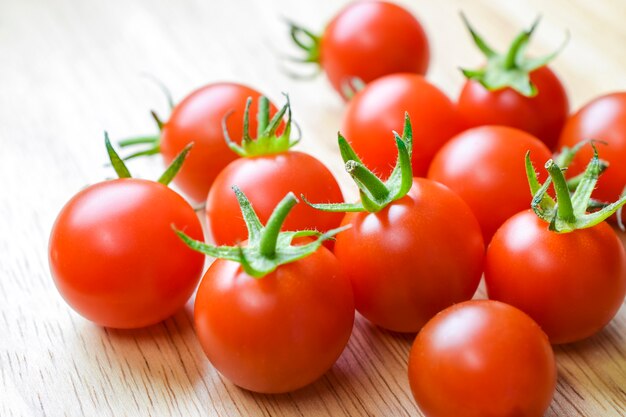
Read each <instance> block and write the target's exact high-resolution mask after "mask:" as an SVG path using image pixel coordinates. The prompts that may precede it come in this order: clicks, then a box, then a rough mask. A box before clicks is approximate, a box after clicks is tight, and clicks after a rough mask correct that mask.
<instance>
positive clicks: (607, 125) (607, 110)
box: [559, 92, 626, 221]
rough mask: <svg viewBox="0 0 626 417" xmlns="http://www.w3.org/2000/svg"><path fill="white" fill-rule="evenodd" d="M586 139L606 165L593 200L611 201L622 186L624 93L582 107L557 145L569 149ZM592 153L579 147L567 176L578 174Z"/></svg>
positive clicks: (625, 177) (625, 166) (625, 176)
mask: <svg viewBox="0 0 626 417" xmlns="http://www.w3.org/2000/svg"><path fill="white" fill-rule="evenodd" d="M588 139H594V140H595V146H596V148H597V149H598V153H599V155H600V158H601V159H603V160H605V161H608V162H609V164H610V165H609V168H608V169H607V170H606V171H605V172H604V174H603V175H602V176H601V177H600V179H599V180H598V186H597V189H596V190H595V191H594V197H595V198H597V199H598V200H601V201H607V202H612V201H615V200H617V199H618V197H619V196H620V194H621V193H622V191H623V190H624V187H625V186H626V163H625V161H626V92H620V93H613V94H608V95H605V96H602V97H599V98H596V99H595V100H593V101H591V102H590V103H588V104H586V105H585V106H583V107H582V108H581V109H580V110H579V111H577V112H576V113H575V114H574V115H573V116H571V117H570V119H569V120H568V121H567V123H566V124H565V127H564V128H563V133H562V134H561V138H560V141H559V146H560V147H561V146H568V147H573V146H574V145H576V144H577V143H579V142H581V141H583V140H588ZM592 154H593V149H592V147H591V146H585V147H583V148H582V149H581V150H580V151H579V152H578V153H577V154H576V156H575V157H574V161H573V162H572V164H571V165H570V168H569V170H568V175H576V174H578V173H580V172H582V171H583V170H584V169H585V166H586V164H587V161H589V159H590V158H591V156H592ZM623 213H624V214H623V215H622V218H623V219H624V220H625V221H626V212H623Z"/></svg>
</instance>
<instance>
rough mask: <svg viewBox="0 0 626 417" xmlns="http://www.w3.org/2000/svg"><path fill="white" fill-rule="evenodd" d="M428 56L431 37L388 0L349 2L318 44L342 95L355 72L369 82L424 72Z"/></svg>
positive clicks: (332, 82) (323, 66)
mask: <svg viewBox="0 0 626 417" xmlns="http://www.w3.org/2000/svg"><path fill="white" fill-rule="evenodd" d="M364 34H367V36H363V35H364ZM429 57H430V53H429V48H428V39H427V38H426V33H425V32H424V29H423V28H422V26H421V25H420V23H419V22H418V21H417V19H416V18H415V17H414V16H413V15H412V14H411V13H410V12H409V11H407V10H406V9H404V8H402V7H400V6H398V5H396V4H393V3H388V2H384V1H371V0H370V1H361V2H355V3H352V4H350V5H348V6H347V7H346V8H345V9H343V10H342V11H341V12H339V14H338V15H337V16H336V17H335V18H334V19H333V20H331V22H330V23H329V24H328V26H327V27H326V30H325V31H324V34H323V35H322V38H321V43H320V65H321V66H322V68H323V69H324V72H325V73H326V76H327V77H328V79H329V80H330V82H331V84H332V85H333V87H334V88H335V90H337V91H338V92H339V93H342V94H343V92H344V87H345V84H346V83H347V82H349V81H350V78H353V77H358V78H360V79H361V80H362V81H363V82H365V83H368V82H370V81H373V80H375V79H377V78H380V77H382V76H384V75H389V74H395V73H398V72H410V73H416V74H422V75H423V74H425V73H426V70H427V69H428V61H429Z"/></svg>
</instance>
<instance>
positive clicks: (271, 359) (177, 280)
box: [49, 0, 626, 417]
mask: <svg viewBox="0 0 626 417" xmlns="http://www.w3.org/2000/svg"><path fill="white" fill-rule="evenodd" d="M463 19H464V21H465V23H466V25H467V27H468V29H469V32H470V35H471V37H472V39H473V40H474V42H475V43H476V45H477V47H478V48H479V49H480V50H481V52H482V53H483V54H484V55H485V57H486V63H485V64H484V66H483V67H481V68H479V69H475V70H470V69H463V74H464V75H465V76H466V77H467V81H466V83H465V85H464V87H463V88H462V90H461V92H460V95H459V97H458V100H456V101H453V100H450V99H449V98H448V97H447V96H446V95H445V94H444V93H443V92H442V91H441V90H439V89H438V88H437V87H436V86H435V85H433V84H432V83H430V82H429V81H428V80H426V79H425V78H424V77H423V75H424V73H425V72H426V69H427V67H428V61H429V44H428V41H427V38H426V35H425V32H424V30H423V29H422V27H421V25H420V23H419V22H418V21H417V19H416V18H415V17H414V16H413V15H412V14H411V13H409V12H408V11H407V10H405V9H403V8H401V7H400V6H397V5H395V4H391V3H387V2H383V1H377V0H372V1H362V2H356V3H353V4H351V5H350V6H348V7H347V8H346V9H344V10H342V11H341V12H340V13H339V14H338V15H337V16H336V17H335V18H334V19H333V20H332V21H331V22H330V24H329V25H328V26H327V28H326V30H325V31H324V33H323V34H322V35H319V36H318V35H315V34H313V33H312V32H310V31H308V30H307V29H304V28H302V27H300V26H298V25H296V24H294V23H290V24H289V25H290V33H291V37H292V38H293V40H294V41H295V43H296V44H297V45H298V47H300V48H301V49H302V50H303V51H305V53H306V56H305V57H304V58H302V60H303V61H304V62H306V63H312V64H315V65H318V66H320V68H322V69H323V70H324V71H325V72H326V75H327V76H328V79H329V81H330V83H331V84H332V85H333V87H334V88H335V89H336V90H337V91H338V92H340V93H341V94H342V95H343V96H344V98H346V99H347V100H349V103H348V104H347V107H346V110H345V113H344V115H343V121H342V126H341V133H340V134H339V136H338V148H339V153H340V154H341V157H342V159H343V161H344V163H345V169H346V171H347V172H348V173H349V175H350V176H351V178H352V179H353V180H354V182H355V184H356V186H357V187H358V190H359V195H360V199H359V200H358V201H356V202H343V196H342V193H341V190H340V188H339V185H338V183H337V181H336V180H335V178H334V177H333V175H332V174H331V172H330V171H329V170H328V169H327V168H326V167H325V165H324V164H323V163H322V162H321V161H319V160H318V159H316V158H314V157H313V156H311V155H309V154H307V153H303V152H299V151H294V150H292V147H293V146H295V145H296V144H297V143H298V141H299V140H300V137H297V138H295V137H294V129H293V128H294V125H293V122H292V114H291V106H290V102H289V98H288V96H286V102H285V104H284V105H283V106H282V107H280V108H279V107H277V106H275V105H274V104H272V103H271V102H270V101H269V100H268V99H267V98H266V97H264V96H263V95H262V94H260V93H259V92H258V91H257V90H255V89H252V88H250V87H247V86H244V85H240V84H235V83H215V84H210V85H208V86H205V87H203V88H200V89H198V90H196V91H194V92H193V93H191V94H190V95H189V96H187V97H186V98H185V99H184V100H182V101H181V102H180V103H179V104H178V105H176V106H173V110H172V114H171V116H170V118H169V120H167V121H165V122H163V121H161V120H160V119H159V118H158V117H157V116H156V115H155V119H156V120H157V123H158V125H159V129H160V133H159V135H157V136H151V137H144V138H136V139H130V140H125V141H122V142H121V143H120V146H121V147H123V148H126V147H129V146H137V145H144V146H147V148H144V149H143V150H139V151H138V152H136V153H135V154H132V155H127V158H128V157H134V156H139V155H149V154H155V153H161V154H162V156H163V159H164V160H165V161H166V162H167V163H170V164H171V165H170V167H169V168H168V169H167V171H166V173H165V174H164V175H163V176H162V177H161V178H160V179H159V181H156V182H153V181H148V180H143V179H133V178H130V173H129V172H128V169H127V168H126V165H125V164H124V162H123V160H122V158H120V156H119V155H118V154H117V152H116V151H115V150H114V148H113V146H112V145H111V144H110V142H109V141H108V138H107V139H106V140H105V143H106V146H107V150H108V153H109V157H110V159H111V163H112V166H113V167H114V168H115V170H116V172H117V174H118V176H119V177H120V178H119V179H115V180H108V181H104V182H101V183H98V184H95V185H92V186H90V187H87V188H86V189H84V190H82V191H81V192H79V193H78V194H76V195H75V196H74V197H73V198H72V199H71V200H70V201H69V202H68V203H67V204H66V206H65V207H64V208H63V209H62V210H61V212H60V214H59V216H58V218H57V220H56V222H55V224H54V226H53V229H52V232H51V237H50V246H49V259H50V268H51V272H52V276H53V278H54V282H55V284H56V286H57V288H58V290H59V292H60V293H61V295H62V296H63V298H64V299H65V300H66V301H67V302H68V304H70V306H72V308H74V309H75V310H76V311H77V312H78V313H80V314H81V315H83V316H84V317H86V318H87V319H89V320H91V321H93V322H95V323H97V324H99V325H102V326H108V327H117V328H137V327H142V326H147V325H150V324H154V323H157V322H159V321H161V320H163V319H165V318H167V317H168V316H170V315H171V314H173V313H174V312H175V311H176V310H178V309H180V308H181V307H182V306H183V305H184V304H185V303H186V302H187V300H188V299H189V298H190V297H191V295H192V294H193V292H194V291H195V289H196V287H197V286H198V282H200V284H199V286H198V289H197V294H196V297H195V305H194V321H195V327H196V333H197V336H198V339H199V341H200V343H201V345H202V347H203V349H204V351H205V353H206V355H207V357H208V358H209V360H210V361H211V363H212V364H213V365H214V366H215V368H216V369H217V370H218V371H219V372H220V373H222V374H223V375H224V376H225V377H226V378H228V379H229V380H230V381H232V382H233V383H235V384H236V385H238V386H240V387H243V388H246V389H249V390H252V391H256V392H263V393H280V392H288V391H292V390H295V389H298V388H300V387H303V386H305V385H307V384H309V383H311V382H312V381H314V380H315V379H317V378H318V377H320V376H321V375H322V374H324V373H325V372H326V371H327V370H328V369H329V368H330V367H331V366H332V365H333V363H334V362H335V361H336V360H337V358H338V357H339V356H340V355H341V353H342V351H343V350H344V348H345V346H346V344H347V343H348V340H349V338H350V334H351V332H352V327H353V322H354V318H355V311H358V312H359V313H360V314H361V315H362V316H363V317H364V318H365V319H367V320H369V321H371V322H372V323H374V324H375V325H377V326H380V327H382V328H385V329H388V330H391V331H394V332H408V333H417V336H416V339H415V342H414V344H413V347H412V349H411V353H410V358H409V365H408V374H409V380H410V385H411V389H412V392H413V395H414V397H415V400H416V401H417V403H418V405H419V407H420V408H421V410H422V411H423V413H424V414H425V415H426V416H433V417H434V416H436V417H448V416H487V415H489V416H492V415H493V416H511V415H516V416H540V415H542V414H543V413H544V411H545V410H546V409H547V407H548V406H549V404H550V401H551V398H552V395H553V392H554V389H555V384H556V367H555V359H554V355H553V352H552V348H551V344H559V343H570V342H574V341H577V340H581V339H583V338H586V337H589V336H591V335H593V334H594V333H596V332H598V331H600V330H601V329H602V328H603V327H604V326H605V325H606V324H607V323H608V322H609V321H610V320H611V319H612V318H613V316H614V315H615V314H616V313H617V310H618V309H619V307H620V306H621V305H622V303H623V300H624V296H625V294H626V254H625V251H624V248H623V246H622V244H621V242H620V241H619V238H618V237H617V235H616V233H615V231H614V230H613V228H612V227H611V226H610V225H608V224H607V223H606V222H605V221H604V220H605V219H614V218H615V216H614V214H615V213H616V212H618V214H617V216H618V217H617V219H618V220H622V218H621V217H620V216H622V214H621V212H619V211H618V210H619V209H620V207H621V206H623V205H624V204H625V203H626V197H625V196H624V194H625V193H624V187H625V186H626V170H625V168H626V164H624V162H623V161H624V160H626V93H614V94H610V95H607V96H604V97H600V98H598V99H596V100H594V101H592V102H591V103H589V104H587V105H586V106H584V107H583V108H582V109H581V110H579V111H578V112H577V113H575V114H573V115H572V116H571V117H568V113H569V105H568V98H567V95H566V92H565V89H564V88H563V86H562V84H561V83H560V81H559V79H558V77H557V76H556V75H555V73H554V72H552V71H551V70H550V69H549V67H548V66H547V64H548V63H549V62H550V61H551V60H552V59H554V58H555V56H556V53H553V54H550V55H549V56H546V57H543V58H528V57H526V56H525V54H524V51H525V49H526V46H527V44H528V42H529V41H530V39H531V36H532V34H533V33H534V31H535V29H536V26H537V25H536V24H533V26H532V27H531V28H530V29H529V30H526V31H523V32H521V33H520V34H519V35H518V36H517V37H516V38H515V39H514V40H513V42H512V44H511V47H510V49H509V50H508V51H506V52H505V53H504V54H500V53H498V52H496V51H494V50H493V49H492V48H491V47H490V46H489V45H488V44H487V42H486V41H485V40H484V39H482V37H481V36H480V35H479V34H478V33H477V32H476V30H475V29H474V28H473V27H471V26H470V24H469V23H468V22H467V20H466V19H465V17H463ZM364 34H367V41H365V39H364ZM251 113H252V114H253V115H255V116H251ZM396 131H397V132H402V134H401V135H400V134H398V133H396ZM298 136H299V135H298ZM553 152H557V153H556V154H554V155H553ZM187 154H189V157H188V158H187ZM185 159H187V160H186V161H185ZM533 160H534V161H536V162H537V163H541V164H544V163H545V172H544V170H543V169H542V170H539V172H536V170H535V168H534V166H533V163H532V161H533ZM605 171H606V172H605ZM176 174H178V176H176ZM171 180H173V181H174V182H175V183H176V184H177V185H178V187H179V188H180V189H181V190H182V192H184V194H185V195H186V196H187V197H188V198H189V199H190V200H192V201H194V202H202V201H204V202H205V208H204V212H205V216H206V217H205V218H206V221H207V226H208V227H207V231H208V236H207V239H206V240H205V238H204V236H203V232H202V228H201V224H200V221H199V218H198V216H197V215H196V213H195V212H194V210H193V208H192V207H191V205H190V204H189V203H188V202H187V201H186V200H185V199H183V198H182V197H181V196H180V195H179V194H178V193H176V192H175V191H173V190H171V189H169V188H168V187H167V184H168V183H169V182H170V181H171ZM596 184H597V192H595V188H596ZM592 192H593V193H594V194H593V198H592ZM297 197H301V198H302V200H304V203H300V204H297V203H298V198H297ZM148 213H149V215H147V214H148ZM204 255H208V256H210V257H214V258H217V259H216V260H215V261H214V262H213V263H212V264H211V265H210V266H209V268H208V270H206V272H205V273H204V276H203V277H202V280H201V281H200V276H201V274H202V270H203V265H204V260H205V257H204ZM483 273H484V277H485V284H486V289H487V293H488V297H489V299H490V300H480V301H478V300H473V301H471V299H472V298H473V297H474V295H475V292H476V289H477V287H478V284H479V282H480V280H481V275H483ZM511 358H514V360H511Z"/></svg>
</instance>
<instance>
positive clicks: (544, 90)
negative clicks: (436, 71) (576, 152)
mask: <svg viewBox="0 0 626 417" xmlns="http://www.w3.org/2000/svg"><path fill="white" fill-rule="evenodd" d="M530 81H531V82H532V83H533V84H534V85H535V87H536V88H537V95H535V96H532V97H526V96H524V95H522V94H520V93H519V92H517V91H515V90H514V89H512V88H510V87H506V88H502V89H499V90H494V91H490V90H488V89H486V88H485V87H483V86H482V85H481V84H480V83H479V82H477V81H474V80H471V79H470V80H467V81H466V83H465V85H464V86H463V89H462V90H461V95H460V96H459V102H458V108H459V113H460V114H461V117H462V118H463V121H464V122H465V124H466V125H467V126H468V127H475V126H482V125H504V126H510V127H514V128H517V129H521V130H524V131H526V132H528V133H530V134H532V135H534V136H536V137H537V138H539V139H540V140H541V141H543V143H545V144H546V146H547V147H548V148H549V149H554V148H555V147H556V144H557V142H558V138H559V134H560V133H561V129H562V128H563V124H564V123H565V120H566V119H567V115H568V112H569V101H568V99H567V94H566V92H565V88H563V85H562V84H561V81H560V80H559V79H558V77H557V76H556V75H555V74H554V72H552V70H550V68H548V67H546V66H544V67H540V68H538V69H536V70H534V71H533V72H531V73H530Z"/></svg>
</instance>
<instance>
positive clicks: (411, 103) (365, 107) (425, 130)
mask: <svg viewBox="0 0 626 417" xmlns="http://www.w3.org/2000/svg"><path fill="white" fill-rule="evenodd" d="M405 112H408V113H409V114H410V115H411V120H412V121H413V155H412V161H413V174H414V175H415V176H418V177H420V176H425V175H426V172H427V170H428V166H429V164H430V161H431V160H432V158H433V156H434V155H435V153H436V152H437V151H438V150H439V148H441V146H442V145H443V144H444V143H445V142H446V141H447V140H448V139H450V138H451V137H452V136H454V135H456V134H457V133H459V132H461V131H462V130H463V125H462V123H461V121H460V117H459V115H458V113H457V111H456V108H455V106H454V104H453V103H452V102H451V101H450V99H448V97H446V95H445V94H444V93H442V92H441V91H440V90H439V89H438V88H437V87H435V86H434V85H432V84H430V83H429V82H428V81H426V80H425V79H424V78H422V77H421V76H419V75H413V74H394V75H389V76H386V77H383V78H379V79H378V80H376V81H374V82H372V83H371V84H368V85H367V86H366V87H365V88H364V89H363V90H361V91H360V92H359V93H357V94H356V95H355V96H354V97H353V98H352V100H351V101H350V103H349V104H348V108H347V109H346V112H345V114H344V117H343V121H342V128H341V131H342V133H343V134H344V135H345V137H346V138H347V139H348V140H349V141H350V143H351V144H352V147H353V148H354V150H355V151H356V153H357V154H358V155H359V157H361V159H362V160H363V162H364V164H365V165H366V166H368V167H369V168H370V169H373V170H374V171H376V172H377V173H379V174H380V175H381V176H383V177H386V176H388V175H389V174H390V173H391V169H392V168H393V166H394V163H395V162H396V157H397V151H396V148H395V144H394V141H393V136H391V135H390V132H391V131H394V130H395V131H397V132H401V131H402V126H403V122H404V114H405Z"/></svg>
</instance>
